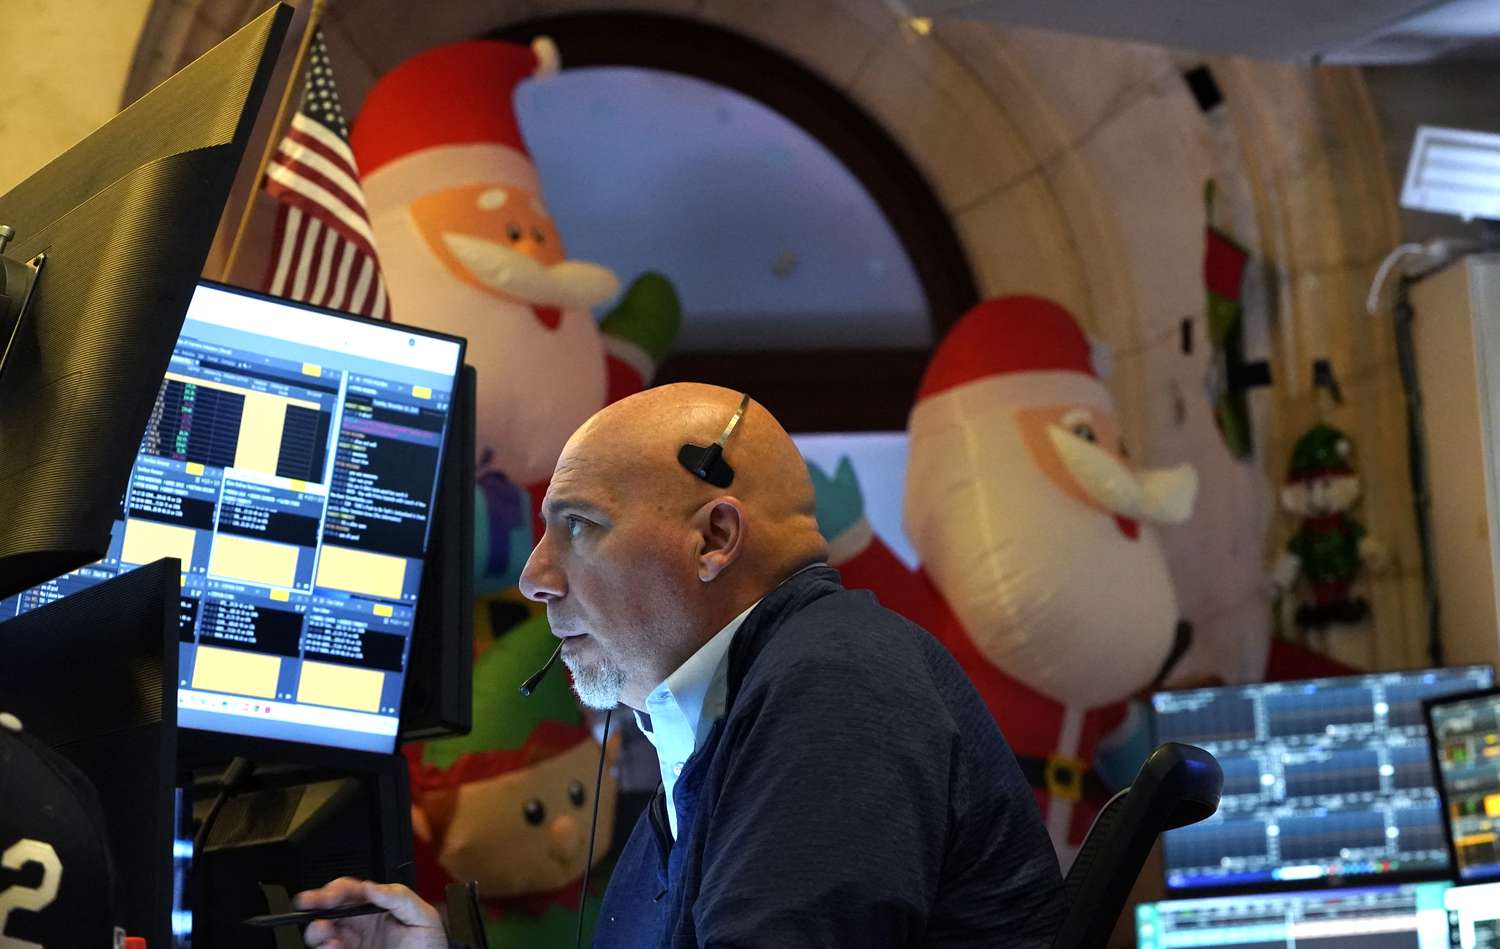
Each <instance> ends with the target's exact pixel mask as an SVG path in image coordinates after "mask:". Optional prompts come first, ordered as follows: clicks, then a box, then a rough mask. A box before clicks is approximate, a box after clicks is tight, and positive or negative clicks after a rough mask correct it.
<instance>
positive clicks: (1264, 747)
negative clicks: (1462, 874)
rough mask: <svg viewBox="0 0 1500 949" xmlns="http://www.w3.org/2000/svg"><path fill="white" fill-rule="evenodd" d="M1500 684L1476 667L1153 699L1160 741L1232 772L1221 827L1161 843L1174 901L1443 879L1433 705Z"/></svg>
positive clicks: (1216, 823) (1214, 823) (1213, 821)
mask: <svg viewBox="0 0 1500 949" xmlns="http://www.w3.org/2000/svg"><path fill="white" fill-rule="evenodd" d="M1492 678H1493V673H1492V670H1491V669H1490V668H1489V667H1488V666H1468V667H1462V668H1454V669H1432V670H1425V671H1418V672H1397V673H1382V674H1377V675H1365V676H1349V677H1345V678H1336V679H1311V680H1306V681H1301V682H1273V683H1264V684H1258V685H1243V686H1230V687H1225V688H1217V689H1195V690H1191V691H1184V692H1160V693H1157V694H1156V695H1154V696H1152V707H1153V711H1154V713H1155V720H1156V735H1157V740H1158V741H1180V742H1186V743H1187V744H1190V745H1197V746H1199V747H1201V748H1204V749H1207V750H1208V751H1209V752H1210V753H1212V754H1213V756H1214V757H1215V758H1217V759H1218V760H1219V764H1220V765H1221V766H1222V767H1223V769H1224V795H1223V799H1222V800H1221V802H1220V804H1219V810H1218V813H1216V814H1215V815H1214V816H1213V817H1211V818H1209V819H1208V820H1206V821H1203V822H1202V823H1200V824H1194V825H1192V826H1191V827H1183V828H1180V829H1178V830H1173V831H1169V832H1168V833H1167V834H1166V835H1165V836H1164V838H1163V842H1162V849H1163V858H1164V862H1165V870H1166V877H1167V888H1168V889H1169V890H1171V891H1174V892H1182V891H1187V890H1203V889H1215V888H1224V887H1252V886H1259V885H1264V886H1273V885H1283V886H1287V885H1294V884H1296V883H1297V882H1299V881H1300V882H1301V883H1302V884H1303V885H1306V883H1307V882H1308V881H1312V880H1328V881H1347V880H1348V879H1349V878H1358V877H1375V876H1388V875H1390V874H1412V875H1421V874H1441V873H1443V872H1445V871H1446V870H1447V868H1448V863H1449V861H1448V849H1447V845H1446V843H1445V842H1444V840H1443V827H1442V816H1441V813H1440V809H1439V806H1438V798H1437V791H1436V789H1435V787H1434V785H1433V779H1432V764H1431V759H1430V754H1429V751H1428V748H1427V727H1426V724H1425V721H1424V719H1423V716H1422V701H1423V700H1424V699H1427V698H1431V697H1433V696H1437V695H1445V694H1451V693H1455V692H1466V691H1470V690H1473V689H1476V688H1483V687H1487V686H1489V685H1490V683H1491V680H1492Z"/></svg>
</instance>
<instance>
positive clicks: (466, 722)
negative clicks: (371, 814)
mask: <svg viewBox="0 0 1500 949" xmlns="http://www.w3.org/2000/svg"><path fill="white" fill-rule="evenodd" d="M474 383H475V376H474V367H473V366H464V367H463V371H462V372H460V373H459V377H458V388H457V390H456V391H455V392H454V397H453V403H452V406H453V407H452V414H451V415H450V417H449V429H448V431H449V437H448V440H447V445H446V447H445V448H444V450H443V469H442V475H441V477H440V478H439V485H438V497H437V504H436V505H435V507H434V510H433V521H432V534H431V538H430V541H429V543H428V546H427V563H426V565H425V566H424V567H423V571H422V588H421V592H420V593H419V594H418V596H417V615H416V621H415V625H414V627H413V629H412V634H411V653H410V657H409V659H408V660H407V672H406V691H405V693H404V694H403V695H402V698H401V740H402V741H404V742H405V741H420V740H426V739H429V738H440V737H442V736H445V735H465V734H468V732H469V727H470V725H471V723H472V719H473V701H472V699H473V695H472V692H473V677H474Z"/></svg>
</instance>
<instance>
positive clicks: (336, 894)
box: [292, 877, 448, 949]
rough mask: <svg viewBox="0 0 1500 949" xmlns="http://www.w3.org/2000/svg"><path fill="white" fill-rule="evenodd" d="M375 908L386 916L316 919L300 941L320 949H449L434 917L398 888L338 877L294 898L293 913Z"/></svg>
mask: <svg viewBox="0 0 1500 949" xmlns="http://www.w3.org/2000/svg"><path fill="white" fill-rule="evenodd" d="M357 903H374V904H375V905H376V906H379V907H383V908H384V909H385V910H386V911H385V912H384V913H378V914H373V915H370V916H352V917H350V918H348V919H320V920H317V921H316V922H314V923H312V924H311V925H309V926H308V927H307V932H305V933H304V934H303V936H302V938H303V939H304V940H305V941H306V942H307V944H308V945H309V946H314V947H318V949H447V947H448V937H447V936H446V935H445V934H444V933H443V920H442V917H440V916H439V915H438V911H437V910H435V909H433V908H432V907H431V906H429V905H428V904H427V903H425V902H423V901H422V898H421V897H419V896H417V894H415V893H413V892H412V891H411V890H409V889H407V888H406V887H404V886H402V885H401V884H399V883H371V882H370V881H368V880H356V879H353V878H352V877H339V878H338V879H337V880H334V881H333V882H332V883H329V884H328V885H327V886H324V887H322V888H321V889H317V890H307V891H305V892H303V893H298V894H297V895H296V896H295V897H293V898H292V905H294V906H296V907H297V909H332V908H334V907H336V906H352V905H354V904H357Z"/></svg>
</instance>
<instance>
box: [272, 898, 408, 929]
mask: <svg viewBox="0 0 1500 949" xmlns="http://www.w3.org/2000/svg"><path fill="white" fill-rule="evenodd" d="M384 912H385V909H384V908H382V907H379V906H376V905H375V904H374V903H356V904H355V905H353V906H335V907H333V908H332V909H307V910H300V911H298V912H295V913H270V914H267V915H265V916H251V917H250V918H249V919H247V920H245V925H246V926H300V925H302V924H303V923H310V922H312V921H313V920H315V919H345V918H347V917H350V916H369V915H371V914H372V913H384Z"/></svg>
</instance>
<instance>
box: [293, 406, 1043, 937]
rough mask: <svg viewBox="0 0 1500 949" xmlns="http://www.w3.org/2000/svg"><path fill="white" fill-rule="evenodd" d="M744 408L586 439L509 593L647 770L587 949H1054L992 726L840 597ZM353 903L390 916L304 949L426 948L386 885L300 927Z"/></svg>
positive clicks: (608, 418) (337, 930)
mask: <svg viewBox="0 0 1500 949" xmlns="http://www.w3.org/2000/svg"><path fill="white" fill-rule="evenodd" d="M747 401H748V400H742V398H741V396H740V395H739V394H738V393H734V392H730V391H728V390H726V389H720V388H716V387H713V386H704V385H695V384H679V385H671V386H662V387H659V388H655V389H649V390H647V391H645V392H642V393H640V394H638V395H634V396H631V397H630V398H628V399H624V400H622V401H620V402H616V403H614V404H613V405H610V406H609V407H607V408H605V409H604V410H602V411H601V412H599V413H598V414H597V415H595V416H594V417H593V418H591V419H589V420H588V421H587V422H586V423H584V425H583V427H582V428H580V429H579V430H578V431H577V432H575V433H574V435H573V437H572V438H571V439H569V440H568V443H567V445H566V446H565V447H564V448H563V451H562V455H561V457H560V458H559V459H558V462H557V468H556V471H555V472H554V474H553V476H552V481H551V484H550V486H549V488H548V490H547V496H546V499H545V500H544V502H543V504H542V515H543V521H544V523H545V532H544V533H543V535H542V538H541V540H540V542H539V543H538V544H537V546H536V549H535V550H534V551H533V552H532V554H531V559H530V560H529V561H528V562H527V564H526V568H525V570H524V571H523V572H522V575H521V589H522V591H523V592H524V593H525V594H526V595H527V596H528V597H530V598H531V599H533V600H538V601H540V602H542V603H545V604H546V606H547V619H548V621H549V622H550V624H551V626H552V631H553V633H554V634H556V635H557V636H558V637H560V638H561V639H562V658H563V661H564V662H565V663H566V664H567V666H568V669H569V671H570V672H571V673H572V676H573V686H574V689H575V690H576V691H577V693H578V695H579V698H580V699H581V700H582V701H583V702H584V703H585V704H587V705H590V706H592V707H594V708H598V709H610V708H614V707H615V706H616V705H621V704H623V705H626V706H628V707H629V708H631V709H633V710H634V711H635V714H636V716H637V720H638V721H639V723H640V725H641V727H642V729H643V730H644V731H645V733H646V734H647V736H648V737H649V738H650V739H651V741H652V743H653V744H654V745H655V746H656V749H657V754H658V757H659V759H660V763H661V773H662V788H661V790H660V791H658V793H657V795H656V798H655V800H654V801H653V802H652V805H651V806H650V807H649V808H648V809H647V812H646V813H645V814H643V815H642V817H641V819H640V821H639V822H638V823H637V825H636V827H635V830H634V832H633V833H632V834H631V837H630V840H629V842H628V843H627V844H626V846H625V849H624V851H623V853H622V854H621V856H620V859H619V862H618V863H617V865H616V867H615V871H614V874H613V876H612V877H611V880H610V885H609V889H608V891H607V893H606V894H605V899H604V906H603V908H602V910H601V913H600V916H599V921H598V923H597V925H596V927H595V932H594V943H593V944H594V946H595V947H602V949H615V947H620V949H635V947H647V946H674V947H676V946H724V947H730V946H734V947H750V946H770V947H797V946H820V947H826V946H849V947H855V946H857V947H882V946H892V947H895V946H933V947H938V946H943V947H947V946H985V947H996V946H1000V947H1028V949H1029V947H1046V946H1050V945H1051V941H1052V934H1053V933H1054V932H1055V931H1056V929H1057V927H1058V925H1059V924H1060V921H1061V915H1062V912H1063V910H1064V908H1065V907H1064V904H1063V899H1064V897H1063V893H1062V884H1061V880H1060V878H1059V875H1058V869H1057V861H1056V858H1055V857H1054V855H1053V851H1052V847H1051V844H1050V842H1049V841H1048V838H1047V834H1046V831H1045V829H1044V828H1043V826H1042V823H1041V819H1040V816H1039V814H1038V812H1037V809H1036V803H1035V800H1034V798H1033V796H1032V794H1031V791H1030V789H1029V786H1028V785H1027V783H1026V780H1025V778H1024V777H1022V775H1021V773H1020V770H1019V769H1018V767H1017V765H1016V762H1015V759H1014V757H1013V756H1012V755H1011V752H1010V749H1009V748H1008V747H1007V746H1006V744H1005V741H1004V739H1003V738H1002V737H1001V735H1000V732H999V731H998V730H997V728H996V726H995V723H994V719H993V718H992V717H991V715H990V713H989V712H988V710H987V709H986V708H985V706H984V704H983V702H982V701H981V700H980V698H979V697H978V695H977V694H976V693H975V691H974V689H973V687H972V686H971V685H970V684H969V682H968V680H967V679H965V678H964V675H963V673H962V672H961V671H960V669H959V667H958V665H957V664H956V663H955V662H954V661H953V659H952V658H951V657H950V656H949V655H948V654H947V652H945V651H944V650H943V649H942V647H941V646H939V645H938V644H937V643H936V641H935V640H934V639H933V638H932V637H931V636H930V635H928V634H927V633H926V632H925V631H923V630H922V629H920V628H919V627H917V626H914V625H912V624H911V623H910V622H908V621H907V620H905V619H903V618H902V617H900V616H898V615H897V614H895V613H893V612H891V611H889V610H886V609H884V608H882V607H881V606H880V605H879V604H878V603H876V601H875V599H874V597H873V596H872V595H871V594H869V593H868V592H865V591H849V590H845V589H844V588H843V587H842V586H841V585H840V584H839V577H838V573H837V572H836V571H834V570H833V569H832V568H831V567H828V566H827V565H826V564H824V563H823V562H822V561H823V560H824V558H825V556H826V555H827V548H826V544H825V542H824V540H823V537H822V535H821V534H819V532H818V527H817V521H816V519H815V517H814V497H813V488H812V484H811V482H810V480H809V478H808V475H807V469H806V467H805V465H804V463H803V461H802V457H801V455H800V454H799V453H798V451H797V448H796V446H795V445H794V444H793V443H792V440H791V438H790V437H789V436H788V435H787V433H786V432H785V431H784V430H783V429H782V428H781V426H780V425H779V424H778V423H777V422H776V420H775V419H774V418H773V417H772V416H771V414H770V413H769V412H767V411H766V410H765V409H764V408H762V407H761V406H760V405H758V404H756V403H754V402H748V404H746V402H747ZM742 408H743V410H744V411H743V415H742V416H739V413H740V410H741V409H742ZM737 416H739V417H737ZM731 420H733V421H732V422H731ZM716 440H717V441H721V442H722V443H723V448H722V459H721V462H722V464H723V465H724V466H725V467H724V469H723V470H720V469H719V468H717V467H716V465H714V464H708V465H706V466H705V465H704V462H705V461H711V460H712V459H711V457H708V458H705V457H704V455H703V449H704V448H707V447H708V446H711V445H713V444H714V443H715V442H716ZM685 443H690V444H692V445H695V446H699V447H698V448H697V449H692V450H688V451H684V452H683V453H682V458H681V459H679V450H680V449H682V446H683V445H684V444H685ZM693 469H698V470H693ZM714 482H718V483H714ZM726 482H727V483H726ZM362 900H369V901H370V902H373V903H376V904H377V905H380V906H384V907H386V908H387V909H388V910H389V911H390V912H389V913H387V914H385V915H382V916H379V917H365V918H362V919H358V920H349V921H340V922H337V923H333V922H318V923H314V924H313V925H311V926H309V927H308V929H307V943H308V945H311V946H319V945H322V946H343V947H352V946H360V947H370V946H381V947H391V949H396V947H401V949H412V947H418V946H420V947H442V946H445V945H446V942H445V940H444V937H443V935H442V930H441V925H440V922H439V921H438V917H437V915H436V913H435V912H434V911H433V910H432V908H431V907H430V906H428V905H427V904H425V903H423V902H421V901H420V900H419V899H417V897H416V896H415V895H414V894H412V893H411V892H410V891H409V890H406V889H405V888H404V887H399V886H391V885H385V886H382V885H378V884H372V883H365V882H360V881H354V880H340V881H336V882H335V883H332V884H330V885H329V886H327V887H324V888H323V889H321V890H315V891H311V892H309V893H304V894H301V895H300V896H299V897H298V905H300V906H303V907H314V906H338V905H343V904H345V903H349V902H359V901H362ZM495 949H509V947H495ZM517 949H519V947H517Z"/></svg>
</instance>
